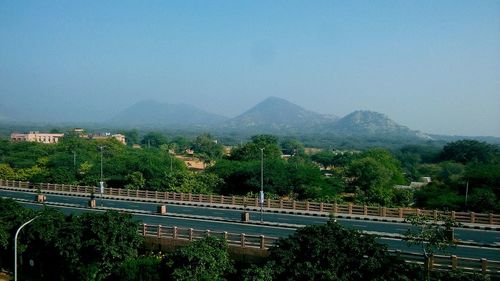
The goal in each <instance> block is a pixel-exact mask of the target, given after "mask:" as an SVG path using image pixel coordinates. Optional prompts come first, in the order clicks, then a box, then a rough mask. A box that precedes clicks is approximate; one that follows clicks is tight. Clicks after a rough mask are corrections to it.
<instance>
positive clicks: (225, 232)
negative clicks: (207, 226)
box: [224, 231, 227, 242]
mask: <svg viewBox="0 0 500 281" xmlns="http://www.w3.org/2000/svg"><path fill="white" fill-rule="evenodd" d="M224 240H226V242H227V231H224Z"/></svg>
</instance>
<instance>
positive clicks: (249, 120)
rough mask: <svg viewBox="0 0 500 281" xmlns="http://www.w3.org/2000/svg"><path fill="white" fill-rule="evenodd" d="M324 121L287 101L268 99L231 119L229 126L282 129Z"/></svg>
mask: <svg viewBox="0 0 500 281" xmlns="http://www.w3.org/2000/svg"><path fill="white" fill-rule="evenodd" d="M326 120H328V117H326V116H324V115H322V114H319V113H316V112H313V111H310V110H307V109H304V108H303V107H300V106H298V105H296V104H294V103H291V102H289V101H288V100H285V99H282V98H279V97H269V98H267V99H265V100H263V101H261V102H260V103H258V104H257V105H255V106H254V107H252V108H251V109H249V110H247V111H246V112H245V113H243V114H241V115H239V116H237V117H235V118H233V119H232V120H231V122H230V123H229V126H230V127H254V128H258V127H266V128H274V129H283V128H294V127H301V126H307V125H313V124H318V123H322V122H325V121H326ZM330 120H331V118H330Z"/></svg>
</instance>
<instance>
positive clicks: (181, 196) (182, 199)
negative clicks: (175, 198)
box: [179, 193, 184, 202]
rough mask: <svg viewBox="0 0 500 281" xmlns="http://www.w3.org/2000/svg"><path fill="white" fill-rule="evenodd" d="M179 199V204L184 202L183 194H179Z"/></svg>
mask: <svg viewBox="0 0 500 281" xmlns="http://www.w3.org/2000/svg"><path fill="white" fill-rule="evenodd" d="M179 197H180V198H179V199H180V201H181V202H182V201H184V193H181V195H180V196H179Z"/></svg>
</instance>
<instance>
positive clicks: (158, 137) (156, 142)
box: [141, 132, 168, 148]
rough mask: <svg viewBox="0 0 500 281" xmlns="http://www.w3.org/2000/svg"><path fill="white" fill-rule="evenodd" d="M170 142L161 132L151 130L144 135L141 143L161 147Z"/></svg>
mask: <svg viewBox="0 0 500 281" xmlns="http://www.w3.org/2000/svg"><path fill="white" fill-rule="evenodd" d="M165 143H168V140H167V138H166V137H165V136H164V135H163V134H162V133H160V132H149V133H147V134H146V135H144V136H143V137H142V140H141V145H142V146H144V147H146V148H150V147H160V145H162V144H165Z"/></svg>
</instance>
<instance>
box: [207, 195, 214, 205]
mask: <svg viewBox="0 0 500 281" xmlns="http://www.w3.org/2000/svg"><path fill="white" fill-rule="evenodd" d="M213 202H214V196H213V195H212V194H210V196H209V197H208V203H213Z"/></svg>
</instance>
